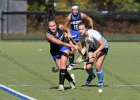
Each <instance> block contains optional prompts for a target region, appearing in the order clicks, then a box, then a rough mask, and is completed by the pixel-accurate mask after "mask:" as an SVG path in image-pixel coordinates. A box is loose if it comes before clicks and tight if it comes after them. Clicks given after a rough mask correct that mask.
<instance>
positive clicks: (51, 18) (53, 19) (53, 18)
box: [47, 17, 57, 26]
mask: <svg viewBox="0 0 140 100" xmlns="http://www.w3.org/2000/svg"><path fill="white" fill-rule="evenodd" d="M53 21H54V22H55V23H56V24H57V22H56V20H55V17H50V18H48V20H47V26H48V25H49V22H53Z"/></svg>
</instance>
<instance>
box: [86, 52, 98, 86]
mask: <svg viewBox="0 0 140 100" xmlns="http://www.w3.org/2000/svg"><path fill="white" fill-rule="evenodd" d="M92 54H93V52H88V56H89V57H90V56H92ZM94 61H95V58H91V59H90V60H89V62H90V63H87V64H86V71H87V73H88V78H87V80H86V83H85V84H86V85H89V84H90V83H91V81H92V80H93V79H94V78H95V77H96V76H95V74H94V71H93V67H92V66H93V62H94Z"/></svg>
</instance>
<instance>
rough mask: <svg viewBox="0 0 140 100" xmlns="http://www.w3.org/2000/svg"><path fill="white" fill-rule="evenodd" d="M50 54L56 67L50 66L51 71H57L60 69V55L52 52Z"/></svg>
mask: <svg viewBox="0 0 140 100" xmlns="http://www.w3.org/2000/svg"><path fill="white" fill-rule="evenodd" d="M51 55H52V58H53V60H54V62H55V64H56V67H52V71H53V72H58V71H59V70H60V57H59V56H60V55H59V54H57V55H53V54H52V53H51Z"/></svg>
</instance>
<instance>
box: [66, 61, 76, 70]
mask: <svg viewBox="0 0 140 100" xmlns="http://www.w3.org/2000/svg"><path fill="white" fill-rule="evenodd" d="M74 66H75V64H73V63H71V64H70V65H69V66H68V68H67V70H72V69H73V68H74Z"/></svg>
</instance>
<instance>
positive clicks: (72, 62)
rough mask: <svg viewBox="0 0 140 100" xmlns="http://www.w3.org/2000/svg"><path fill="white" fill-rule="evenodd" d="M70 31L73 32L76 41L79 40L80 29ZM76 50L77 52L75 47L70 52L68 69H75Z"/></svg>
mask: <svg viewBox="0 0 140 100" xmlns="http://www.w3.org/2000/svg"><path fill="white" fill-rule="evenodd" d="M70 33H71V36H72V39H73V40H74V41H75V43H77V42H79V31H78V30H72V29H70ZM75 52H76V50H75V49H71V52H70V54H69V65H70V66H69V68H68V70H71V69H73V66H74V59H75Z"/></svg>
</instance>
